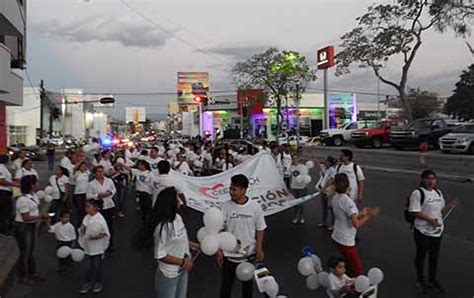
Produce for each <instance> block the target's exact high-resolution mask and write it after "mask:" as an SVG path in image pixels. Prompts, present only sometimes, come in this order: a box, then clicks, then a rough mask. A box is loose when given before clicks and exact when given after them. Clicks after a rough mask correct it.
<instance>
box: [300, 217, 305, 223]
mask: <svg viewBox="0 0 474 298" xmlns="http://www.w3.org/2000/svg"><path fill="white" fill-rule="evenodd" d="M305 222H306V220H305V219H304V218H303V217H302V218H301V219H300V224H301V225H304V224H305Z"/></svg>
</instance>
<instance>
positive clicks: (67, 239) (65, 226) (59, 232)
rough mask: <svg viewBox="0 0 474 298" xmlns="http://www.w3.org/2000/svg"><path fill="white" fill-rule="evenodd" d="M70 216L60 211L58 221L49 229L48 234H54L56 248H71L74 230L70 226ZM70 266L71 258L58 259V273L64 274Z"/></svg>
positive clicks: (68, 213) (74, 238)
mask: <svg viewBox="0 0 474 298" xmlns="http://www.w3.org/2000/svg"><path fill="white" fill-rule="evenodd" d="M70 221H71V214H70V212H69V211H61V213H60V214H59V221H58V222H57V223H55V224H54V225H52V226H51V227H50V230H49V232H50V233H54V236H55V237H56V241H57V246H56V249H59V248H60V247H62V246H68V247H72V244H73V242H74V241H75V240H76V238H77V236H76V229H74V226H73V225H72V224H71V222H70ZM70 265H71V258H70V257H68V258H64V259H61V258H59V268H58V272H64V271H66V270H67V269H68V267H69V266H70Z"/></svg>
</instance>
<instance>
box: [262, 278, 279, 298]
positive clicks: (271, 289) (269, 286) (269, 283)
mask: <svg viewBox="0 0 474 298" xmlns="http://www.w3.org/2000/svg"><path fill="white" fill-rule="evenodd" d="M279 290H280V286H279V285H278V283H277V281H276V280H275V278H269V279H266V280H264V281H263V291H264V292H265V293H267V295H268V296H270V297H272V298H273V297H276V295H278V291H279Z"/></svg>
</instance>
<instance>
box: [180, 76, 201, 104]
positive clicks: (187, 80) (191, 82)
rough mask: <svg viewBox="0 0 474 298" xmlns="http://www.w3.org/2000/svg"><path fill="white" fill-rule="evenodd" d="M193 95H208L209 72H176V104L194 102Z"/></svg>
mask: <svg viewBox="0 0 474 298" xmlns="http://www.w3.org/2000/svg"><path fill="white" fill-rule="evenodd" d="M195 95H201V96H208V95H209V73H208V72H178V104H180V105H188V104H195V103H194V101H193V99H194V96H195Z"/></svg>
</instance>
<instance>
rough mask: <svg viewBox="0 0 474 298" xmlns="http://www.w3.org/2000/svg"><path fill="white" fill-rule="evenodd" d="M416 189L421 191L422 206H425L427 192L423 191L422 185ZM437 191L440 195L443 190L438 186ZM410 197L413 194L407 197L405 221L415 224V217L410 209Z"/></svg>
mask: <svg viewBox="0 0 474 298" xmlns="http://www.w3.org/2000/svg"><path fill="white" fill-rule="evenodd" d="M416 190H418V191H419V192H420V206H423V204H424V203H425V192H424V191H423V189H422V188H421V187H418V188H417V189H416ZM435 191H436V193H437V194H438V195H439V196H441V192H440V191H439V190H438V189H437V188H435ZM410 197H411V194H409V195H408V196H407V198H406V202H405V210H404V217H405V221H406V222H407V223H409V224H411V225H412V226H413V223H414V222H415V217H414V216H413V214H412V213H411V212H410V211H409V208H410Z"/></svg>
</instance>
